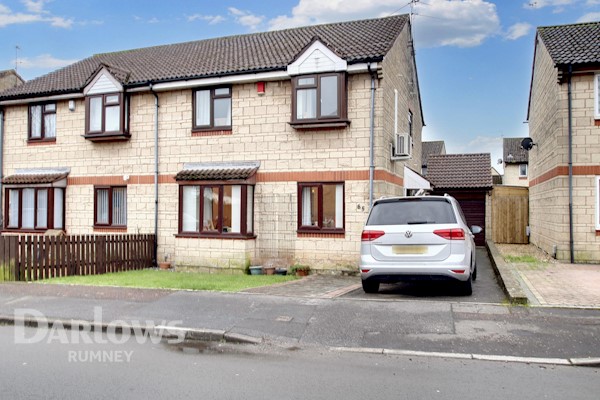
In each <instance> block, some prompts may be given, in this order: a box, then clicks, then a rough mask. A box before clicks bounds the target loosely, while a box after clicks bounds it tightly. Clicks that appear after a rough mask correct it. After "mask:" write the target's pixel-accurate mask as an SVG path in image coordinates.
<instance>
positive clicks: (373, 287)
mask: <svg viewBox="0 0 600 400" xmlns="http://www.w3.org/2000/svg"><path fill="white" fill-rule="evenodd" d="M362 287H363V290H364V291H365V293H377V292H378V291H379V282H370V281H362Z"/></svg>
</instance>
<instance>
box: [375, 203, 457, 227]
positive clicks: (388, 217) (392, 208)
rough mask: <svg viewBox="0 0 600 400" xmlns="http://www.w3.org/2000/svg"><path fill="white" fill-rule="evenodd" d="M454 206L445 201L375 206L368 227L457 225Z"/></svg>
mask: <svg viewBox="0 0 600 400" xmlns="http://www.w3.org/2000/svg"><path fill="white" fill-rule="evenodd" d="M455 223H456V217H455V216H454V211H453V209H452V204H450V203H449V202H447V201H445V200H433V199H432V200H426V199H414V200H413V199H410V200H396V201H394V200H392V201H389V202H388V201H384V202H381V203H377V204H375V206H374V207H373V210H372V211H371V215H370V216H369V220H368V221H367V225H417V224H455Z"/></svg>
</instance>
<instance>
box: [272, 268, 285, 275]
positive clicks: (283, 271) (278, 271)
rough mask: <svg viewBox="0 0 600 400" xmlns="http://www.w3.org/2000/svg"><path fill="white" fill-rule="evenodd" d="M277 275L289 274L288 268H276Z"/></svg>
mask: <svg viewBox="0 0 600 400" xmlns="http://www.w3.org/2000/svg"><path fill="white" fill-rule="evenodd" d="M275 275H287V269H285V268H275Z"/></svg>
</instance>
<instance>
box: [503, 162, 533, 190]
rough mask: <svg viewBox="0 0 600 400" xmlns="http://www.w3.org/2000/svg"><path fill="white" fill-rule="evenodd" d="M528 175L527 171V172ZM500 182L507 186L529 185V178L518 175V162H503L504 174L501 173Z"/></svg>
mask: <svg viewBox="0 0 600 400" xmlns="http://www.w3.org/2000/svg"><path fill="white" fill-rule="evenodd" d="M527 173H528V175H529V171H528V172H527ZM502 184H503V185H507V186H525V187H527V186H529V178H528V177H525V178H522V177H520V176H519V165H518V164H504V175H502Z"/></svg>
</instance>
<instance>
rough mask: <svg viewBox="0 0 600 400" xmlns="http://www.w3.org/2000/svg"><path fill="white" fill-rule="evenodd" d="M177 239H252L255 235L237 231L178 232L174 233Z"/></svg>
mask: <svg viewBox="0 0 600 400" xmlns="http://www.w3.org/2000/svg"><path fill="white" fill-rule="evenodd" d="M174 236H175V237H176V238H179V239H225V240H254V239H256V235H242V234H237V233H229V234H227V233H225V234H218V233H215V234H210V233H178V234H176V235H174Z"/></svg>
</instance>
